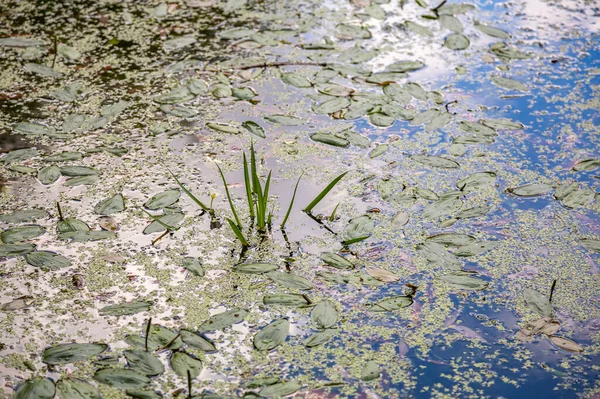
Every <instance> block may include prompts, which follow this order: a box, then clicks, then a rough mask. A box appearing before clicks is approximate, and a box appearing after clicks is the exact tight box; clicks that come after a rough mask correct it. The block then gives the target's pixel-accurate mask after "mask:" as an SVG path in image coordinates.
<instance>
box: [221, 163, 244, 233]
mask: <svg viewBox="0 0 600 399" xmlns="http://www.w3.org/2000/svg"><path fill="white" fill-rule="evenodd" d="M217 168H218V169H219V173H220V174H221V178H222V179H223V185H224V186H225V193H226V194H227V200H228V201H229V206H230V207H231V212H232V213H233V217H234V218H235V221H236V223H237V225H238V227H239V228H242V222H240V218H239V217H238V215H237V212H236V211H235V206H234V205H233V201H232V200H231V195H229V188H228V187H227V181H226V180H225V175H224V174H223V171H222V170H221V167H220V166H219V165H217Z"/></svg>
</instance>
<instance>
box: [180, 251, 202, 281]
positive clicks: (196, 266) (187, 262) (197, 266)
mask: <svg viewBox="0 0 600 399" xmlns="http://www.w3.org/2000/svg"><path fill="white" fill-rule="evenodd" d="M183 268H184V269H186V270H189V271H190V273H192V274H193V275H195V276H198V277H204V268H203V267H202V262H200V259H198V258H192V257H189V256H188V257H185V258H183Z"/></svg>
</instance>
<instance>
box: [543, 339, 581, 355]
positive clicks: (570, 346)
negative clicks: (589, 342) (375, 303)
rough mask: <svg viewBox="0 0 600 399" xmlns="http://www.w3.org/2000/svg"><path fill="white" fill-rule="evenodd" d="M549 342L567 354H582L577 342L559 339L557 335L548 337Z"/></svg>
mask: <svg viewBox="0 0 600 399" xmlns="http://www.w3.org/2000/svg"><path fill="white" fill-rule="evenodd" d="M548 339H549V340H550V342H552V344H554V346H556V347H557V348H559V349H562V350H565V351H567V352H573V353H581V352H583V346H581V345H579V344H578V343H577V342H575V341H572V340H570V339H567V338H564V337H559V336H558V335H552V336H550V337H548Z"/></svg>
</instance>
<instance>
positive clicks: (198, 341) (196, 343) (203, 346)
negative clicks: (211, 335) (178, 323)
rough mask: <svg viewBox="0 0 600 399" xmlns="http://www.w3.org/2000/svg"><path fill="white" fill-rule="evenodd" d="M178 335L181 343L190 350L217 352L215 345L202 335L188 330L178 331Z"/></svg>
mask: <svg viewBox="0 0 600 399" xmlns="http://www.w3.org/2000/svg"><path fill="white" fill-rule="evenodd" d="M179 334H181V339H182V340H183V342H185V343H186V344H187V345H188V346H191V347H192V348H196V349H200V350H202V351H204V352H214V351H216V350H217V347H216V346H215V344H213V343H212V342H211V341H209V340H208V339H206V338H205V337H203V336H202V335H199V334H196V333H193V332H192V331H189V330H180V331H179Z"/></svg>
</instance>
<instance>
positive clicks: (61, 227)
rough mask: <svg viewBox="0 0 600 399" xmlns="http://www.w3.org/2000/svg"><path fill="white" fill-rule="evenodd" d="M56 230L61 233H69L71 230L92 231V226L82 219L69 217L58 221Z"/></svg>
mask: <svg viewBox="0 0 600 399" xmlns="http://www.w3.org/2000/svg"><path fill="white" fill-rule="evenodd" d="M56 231H57V232H59V233H67V232H70V231H90V227H89V226H88V225H87V224H86V223H85V222H82V221H81V220H78V219H74V218H68V219H64V220H59V221H58V223H57V224H56Z"/></svg>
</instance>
